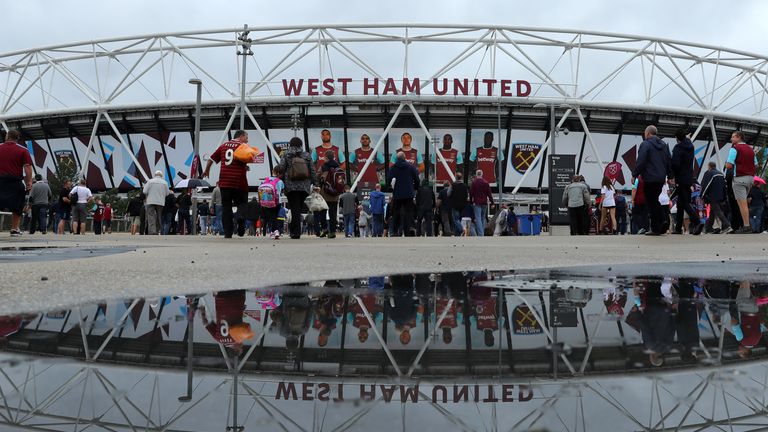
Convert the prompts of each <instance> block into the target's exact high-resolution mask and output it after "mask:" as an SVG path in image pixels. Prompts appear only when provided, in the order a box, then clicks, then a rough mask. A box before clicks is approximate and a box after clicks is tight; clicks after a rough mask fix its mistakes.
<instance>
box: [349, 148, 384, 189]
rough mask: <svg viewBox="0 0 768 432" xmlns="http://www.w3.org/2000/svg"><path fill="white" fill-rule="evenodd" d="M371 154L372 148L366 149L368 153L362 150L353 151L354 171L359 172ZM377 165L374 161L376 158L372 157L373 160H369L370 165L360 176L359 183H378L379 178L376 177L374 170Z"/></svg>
mask: <svg viewBox="0 0 768 432" xmlns="http://www.w3.org/2000/svg"><path fill="white" fill-rule="evenodd" d="M371 153H373V147H370V148H368V151H365V150H363V149H362V148H359V149H356V150H355V167H354V169H355V171H357V172H360V171H361V170H362V169H363V166H364V165H365V161H367V160H368V158H369V157H370V156H371ZM378 166H379V163H378V161H377V160H376V157H375V156H374V157H373V160H371V164H370V165H368V169H367V170H365V172H364V173H362V174H360V181H361V182H369V183H378V182H379V176H377V175H376V169H377V168H378Z"/></svg>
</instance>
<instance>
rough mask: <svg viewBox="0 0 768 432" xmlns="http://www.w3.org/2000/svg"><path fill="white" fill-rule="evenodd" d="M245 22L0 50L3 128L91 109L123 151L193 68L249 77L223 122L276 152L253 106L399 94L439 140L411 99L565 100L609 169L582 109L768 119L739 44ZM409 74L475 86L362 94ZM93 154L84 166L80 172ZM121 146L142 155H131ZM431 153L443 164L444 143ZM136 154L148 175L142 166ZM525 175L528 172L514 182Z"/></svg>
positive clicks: (223, 101)
mask: <svg viewBox="0 0 768 432" xmlns="http://www.w3.org/2000/svg"><path fill="white" fill-rule="evenodd" d="M248 30H249V32H250V33H249V37H250V38H251V40H250V42H248V44H249V45H248V46H249V47H250V49H251V50H252V51H253V52H254V55H253V56H236V52H237V50H238V49H241V48H243V47H242V46H241V45H243V44H245V42H243V41H241V40H239V39H238V35H239V32H241V31H242V28H240V27H233V28H224V29H212V30H203V31H194V32H174V33H160V34H151V35H140V36H133V37H120V38H110V39H101V40H92V41H83V42H74V43H65V44H58V45H52V46H45V47H37V48H33V49H27V50H19V51H12V52H6V53H0V124H2V127H3V128H4V129H8V122H24V121H34V120H37V119H40V118H43V117H48V116H52V115H53V116H55V115H67V114H83V113H85V114H95V121H94V125H93V132H92V133H91V139H90V141H89V146H92V145H93V140H94V139H96V136H95V135H96V133H97V132H98V130H99V128H98V125H99V122H100V121H101V120H105V121H106V122H107V123H108V125H109V129H110V130H111V133H114V135H115V136H116V137H118V140H119V141H120V144H121V145H122V146H123V147H125V148H126V149H128V147H127V144H126V143H125V141H124V140H123V139H122V135H121V133H120V131H118V129H117V127H115V125H114V123H113V122H112V119H111V117H110V115H109V112H115V111H118V110H126V109H131V110H141V109H147V108H158V107H168V108H179V107H187V108H188V107H191V106H193V104H194V102H193V100H192V96H193V91H192V89H191V87H189V86H188V84H187V79H188V78H189V77H190V76H193V77H195V78H199V79H201V80H202V81H203V89H204V90H205V92H204V93H205V94H204V99H203V103H204V105H215V106H222V105H225V106H226V105H230V106H232V107H233V108H234V107H240V101H239V97H240V93H241V90H240V86H241V85H242V84H247V86H246V99H245V100H246V106H245V109H242V108H239V109H235V110H234V111H233V112H232V117H231V118H230V122H229V124H228V126H227V131H228V130H229V129H230V128H231V126H232V124H233V122H234V119H235V116H236V115H238V114H239V115H241V116H247V117H249V118H250V120H251V122H252V123H254V124H255V126H256V128H257V130H258V132H259V134H260V135H261V136H262V138H264V140H265V141H266V142H267V147H268V148H269V149H270V150H271V153H272V155H273V157H275V158H276V157H277V152H276V151H274V147H273V145H272V143H271V142H270V140H269V139H267V138H266V135H265V134H264V132H263V130H262V126H261V125H259V123H258V122H257V121H256V119H255V118H254V116H253V114H252V113H251V109H250V108H249V107H248V105H269V104H282V105H286V104H289V105H290V104H305V105H306V104H324V103H328V104H344V103H350V104H351V103H384V104H393V105H397V104H401V105H400V107H399V108H402V107H403V105H402V104H404V105H405V106H407V107H408V108H409V109H410V111H412V113H413V115H414V116H415V118H416V119H417V121H418V123H419V126H420V128H421V129H423V130H424V131H425V132H426V135H427V137H431V134H430V132H429V129H428V128H427V126H425V124H424V122H423V121H422V119H421V117H420V116H419V114H418V113H417V111H416V109H415V108H414V105H418V104H426V103H449V104H467V103H475V104H488V105H495V106H501V105H504V106H509V105H526V106H530V105H532V104H536V103H541V102H544V103H556V104H567V105H568V106H571V107H573V110H574V111H575V112H576V114H577V115H578V118H579V121H580V123H581V124H582V126H583V128H584V131H585V134H586V137H587V142H589V144H590V147H591V150H592V151H593V152H594V155H595V156H596V157H597V159H598V162H599V164H600V166H601V167H602V166H603V161H602V160H600V156H599V152H598V151H597V149H596V148H595V145H594V142H593V140H592V134H591V133H590V132H589V130H588V128H587V127H586V122H585V120H584V115H583V114H582V112H583V110H584V109H606V108H608V109H616V110H630V111H646V112H653V113H670V114H679V115H685V116H688V117H690V118H692V119H693V121H695V122H699V121H701V122H702V123H701V125H702V126H703V125H704V124H705V122H706V123H709V125H710V129H711V131H712V132H713V134H714V132H715V127H714V124H715V122H716V121H721V120H727V121H729V122H736V123H749V124H751V125H757V126H762V125H768V113H767V112H766V111H768V104H766V93H768V56H766V55H761V54H756V53H750V52H746V51H742V50H738V49H729V48H723V47H717V46H710V45H704V44H697V43H691V42H683V41H676V40H671V39H664V38H654V37H645V36H638V35H626V34H618V33H606V32H593V31H577V30H568V29H556V28H530V27H510V26H482V25H450V24H365V25H363V24H349V25H347V24H338V25H307V26H275V27H250V26H249V27H248ZM415 59H419V60H418V61H417V60H415ZM444 59H448V60H447V61H446V60H444ZM233 60H235V62H233ZM244 61H245V62H253V63H255V66H256V67H255V68H254V67H251V68H248V69H247V76H240V70H241V68H240V66H239V65H240V64H242V63H240V62H244ZM232 66H236V67H232ZM401 76H402V77H403V78H410V79H414V78H419V79H421V80H423V81H424V82H429V81H430V80H432V79H454V78H460V79H465V78H466V79H469V80H470V83H471V87H472V89H471V91H470V94H469V95H439V94H435V93H434V91H433V90H432V86H429V85H427V86H424V88H423V90H422V91H421V92H419V94H415V93H412V92H411V93H404V94H403V93H402V92H400V91H398V92H397V94H389V95H380V94H375V95H371V94H367V95H366V94H362V91H361V88H362V81H363V80H364V79H366V78H370V79H374V78H376V79H379V80H384V79H386V77H401ZM309 78H316V79H320V80H322V79H323V78H334V79H336V78H348V79H349V80H351V81H350V82H351V83H352V84H353V86H352V87H353V88H354V89H353V90H350V91H349V92H347V93H346V94H343V95H339V92H340V91H341V89H340V84H339V83H338V81H334V82H333V83H332V84H331V87H332V88H333V90H334V92H335V93H334V95H329V96H308V95H298V96H286V95H285V93H284V89H283V81H282V80H283V79H305V80H306V79H309ZM474 79H478V80H484V79H489V80H501V79H511V80H517V79H522V80H527V81H528V82H529V83H530V84H531V92H530V94H529V95H528V96H525V97H506V96H504V97H502V96H499V94H500V90H501V88H500V87H501V85H500V83H499V82H494V83H489V84H488V85H489V86H491V87H492V88H493V92H491V93H492V94H491V95H485V96H482V95H477V96H474V95H472V94H474V93H473V92H474V91H475V90H477V88H476V87H477V86H478V85H479V84H474V83H473V81H472V80H474ZM483 85H484V84H483ZM398 112H399V110H398ZM569 112H570V110H569ZM395 117H397V116H395ZM565 117H567V114H566V116H564V117H563V119H564V118H565ZM700 130H701V127H699V129H698V131H700ZM227 131H225V132H224V135H223V137H222V140H221V141H223V140H224V137H225V136H226V133H227ZM714 141H717V138H716V135H715V137H714ZM378 144H380V143H377V147H378ZM545 146H546V144H545ZM89 153H90V151H89V152H87V153H86V161H85V162H84V163H83V164H82V169H83V172H82V174H83V175H84V174H85V173H86V172H87V167H88V163H87V162H88V161H87V158H88V157H89ZM127 153H128V155H130V157H132V159H135V157H134V156H133V152H131V151H128V152H127ZM539 154H541V155H542V156H543V154H544V152H543V151H542V152H541V153H539ZM437 156H438V158H439V159H440V161H441V163H443V164H444V163H445V161H444V160H443V158H442V155H441V154H440V153H439V152H437ZM717 158H718V160H719V158H720V153H719V152H717ZM134 162H135V163H136V166H137V168H138V170H139V171H140V174H141V175H142V176H143V177H144V178H145V179H146V178H147V173H145V172H143V169H142V167H141V165H140V164H138V163H137V162H136V161H135V160H134ZM534 164H535V162H534ZM451 175H452V173H451ZM521 184H522V180H521V181H520V182H519V183H518V185H517V187H516V188H515V190H517V189H518V188H519V186H520V185H521ZM510 186H511V185H510Z"/></svg>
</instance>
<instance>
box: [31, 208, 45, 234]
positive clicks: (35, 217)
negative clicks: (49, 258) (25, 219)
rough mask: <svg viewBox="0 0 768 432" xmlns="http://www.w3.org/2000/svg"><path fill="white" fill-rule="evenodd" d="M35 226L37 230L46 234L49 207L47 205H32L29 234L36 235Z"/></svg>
mask: <svg viewBox="0 0 768 432" xmlns="http://www.w3.org/2000/svg"><path fill="white" fill-rule="evenodd" d="M35 225H37V228H38V229H39V230H40V231H41V232H42V233H43V234H45V233H46V232H47V229H48V205H47V204H33V205H32V218H31V219H30V220H29V233H30V234H34V233H35Z"/></svg>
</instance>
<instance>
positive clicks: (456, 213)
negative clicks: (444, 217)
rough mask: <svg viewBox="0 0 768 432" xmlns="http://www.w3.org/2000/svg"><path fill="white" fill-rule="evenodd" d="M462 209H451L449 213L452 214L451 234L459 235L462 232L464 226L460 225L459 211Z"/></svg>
mask: <svg viewBox="0 0 768 432" xmlns="http://www.w3.org/2000/svg"><path fill="white" fill-rule="evenodd" d="M463 211H464V209H459V210H457V209H453V210H451V215H452V216H453V235H455V236H456V237H461V236H462V235H463V234H464V227H462V226H461V213H462V212H463Z"/></svg>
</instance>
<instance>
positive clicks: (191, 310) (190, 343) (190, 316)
mask: <svg viewBox="0 0 768 432" xmlns="http://www.w3.org/2000/svg"><path fill="white" fill-rule="evenodd" d="M187 308H188V309H187V394H186V395H184V396H180V397H179V402H189V401H191V400H192V354H193V348H194V344H195V336H194V335H195V312H197V299H196V298H195V299H192V301H191V302H190V304H189V305H188V306H187Z"/></svg>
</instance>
